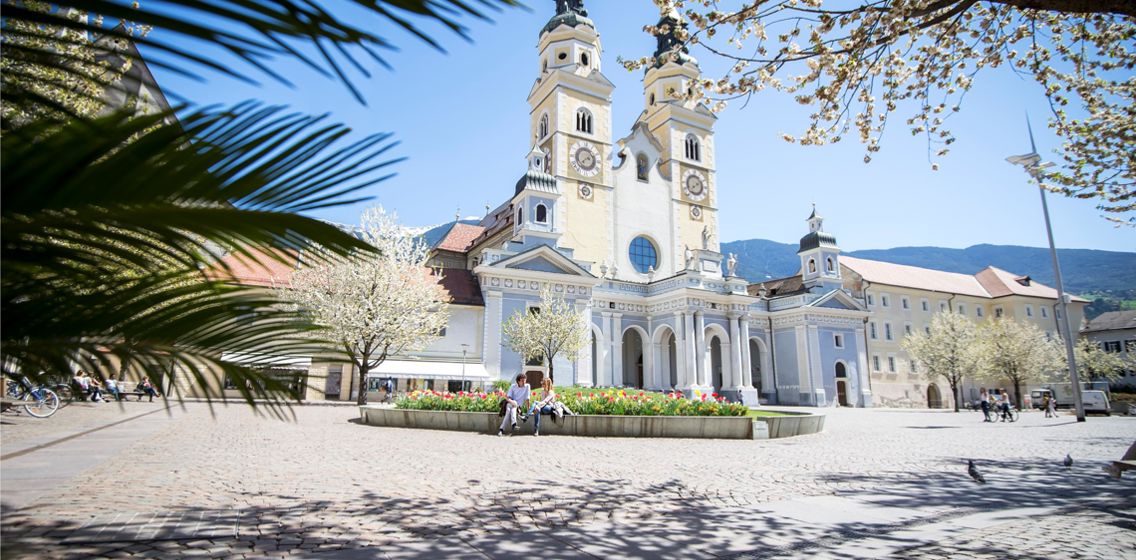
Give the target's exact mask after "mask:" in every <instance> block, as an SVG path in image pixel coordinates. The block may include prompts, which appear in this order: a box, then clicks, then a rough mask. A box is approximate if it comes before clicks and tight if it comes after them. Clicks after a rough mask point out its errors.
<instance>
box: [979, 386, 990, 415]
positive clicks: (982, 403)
mask: <svg viewBox="0 0 1136 560" xmlns="http://www.w3.org/2000/svg"><path fill="white" fill-rule="evenodd" d="M978 406H979V408H981V409H982V421H983V422H990V421H991V420H990V395H989V394H987V393H986V389H983V390H982V392H981V393H979V395H978Z"/></svg>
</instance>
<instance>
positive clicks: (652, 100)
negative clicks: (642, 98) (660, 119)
mask: <svg viewBox="0 0 1136 560" xmlns="http://www.w3.org/2000/svg"><path fill="white" fill-rule="evenodd" d="M648 102H649V103H650V104H651V105H652V106H654V105H655V94H653V93H652V94H651V97H650V98H649V101H648Z"/></svg>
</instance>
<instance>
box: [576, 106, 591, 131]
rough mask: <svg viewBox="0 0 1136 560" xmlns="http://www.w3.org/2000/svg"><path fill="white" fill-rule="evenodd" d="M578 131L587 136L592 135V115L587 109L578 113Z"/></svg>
mask: <svg viewBox="0 0 1136 560" xmlns="http://www.w3.org/2000/svg"><path fill="white" fill-rule="evenodd" d="M576 130H578V131H580V132H583V133H585V134H591V133H592V114H591V113H590V112H588V110H587V109H580V110H579V111H576Z"/></svg>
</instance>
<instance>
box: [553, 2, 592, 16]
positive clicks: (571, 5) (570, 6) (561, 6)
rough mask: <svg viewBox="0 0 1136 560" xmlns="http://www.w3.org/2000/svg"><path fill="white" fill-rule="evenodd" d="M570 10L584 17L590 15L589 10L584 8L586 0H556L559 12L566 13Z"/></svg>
mask: <svg viewBox="0 0 1136 560" xmlns="http://www.w3.org/2000/svg"><path fill="white" fill-rule="evenodd" d="M569 11H571V12H573V13H577V14H580V15H582V16H584V17H587V16H588V10H587V9H586V8H584V0H556V13H557V14H565V13H568V12H569Z"/></svg>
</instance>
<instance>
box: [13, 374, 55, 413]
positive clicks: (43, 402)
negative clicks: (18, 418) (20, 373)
mask: <svg viewBox="0 0 1136 560" xmlns="http://www.w3.org/2000/svg"><path fill="white" fill-rule="evenodd" d="M8 396H9V397H11V398H12V399H13V400H16V401H22V402H23V403H24V404H23V409H24V411H25V412H27V413H28V414H29V415H31V416H34V417H36V418H47V417H48V416H51V415H52V414H55V411H57V410H59V395H56V394H55V391H52V390H51V389H48V388H47V387H44V386H42V385H38V386H37V385H32V382H31V381H28V378H27V377H22V378H21V379H20V382H19V383H12V382H9V383H8Z"/></svg>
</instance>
